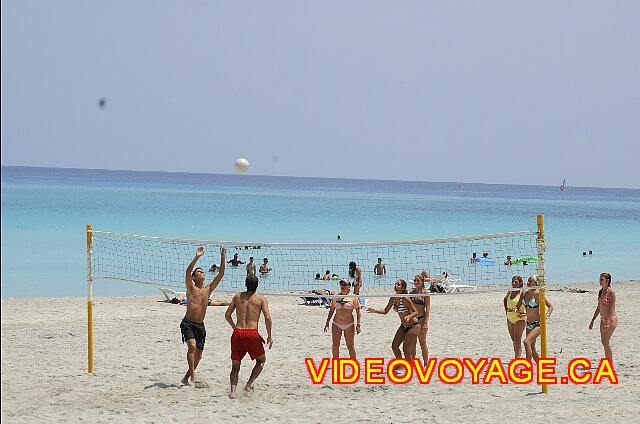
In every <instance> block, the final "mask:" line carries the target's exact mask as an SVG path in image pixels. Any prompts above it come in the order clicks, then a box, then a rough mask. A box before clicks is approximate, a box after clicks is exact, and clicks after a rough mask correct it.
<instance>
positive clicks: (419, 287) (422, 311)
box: [411, 274, 431, 364]
mask: <svg viewBox="0 0 640 424" xmlns="http://www.w3.org/2000/svg"><path fill="white" fill-rule="evenodd" d="M413 285H414V288H413V290H411V293H420V294H424V293H429V290H427V288H426V287H425V286H424V278H423V277H422V275H421V274H417V275H416V276H415V277H413ZM411 300H412V301H413V304H414V305H415V306H416V310H417V311H418V316H417V319H418V323H419V324H420V332H419V333H418V342H420V350H422V360H423V361H424V362H423V363H425V364H426V363H427V359H429V346H427V331H429V311H430V309H431V297H430V296H416V297H412V298H411Z"/></svg>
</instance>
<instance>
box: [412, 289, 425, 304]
mask: <svg viewBox="0 0 640 424" xmlns="http://www.w3.org/2000/svg"><path fill="white" fill-rule="evenodd" d="M415 293H418V292H415ZM420 294H423V293H420ZM411 300H413V303H416V304H418V305H425V304H426V301H425V299H424V296H420V297H413V298H411Z"/></svg>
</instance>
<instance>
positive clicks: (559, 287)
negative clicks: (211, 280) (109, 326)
mask: <svg viewBox="0 0 640 424" xmlns="http://www.w3.org/2000/svg"><path fill="white" fill-rule="evenodd" d="M639 283H640V278H639V279H628V280H620V281H613V282H612V285H613V287H614V288H615V287H616V285H619V284H639ZM132 284H133V283H132ZM563 286H570V288H580V289H583V287H587V286H595V287H597V286H598V282H597V281H594V282H593V283H589V282H575V283H557V284H556V283H554V284H549V285H547V289H548V291H550V292H555V291H562V288H563ZM94 287H95V283H94ZM490 287H491V288H490V289H489V290H483V289H482V286H479V287H478V291H477V292H460V293H454V294H456V295H457V294H478V293H495V292H501V291H502V289H503V287H501V286H490ZM160 288H171V289H175V291H183V290H184V289H181V288H177V287H175V286H161V285H158V286H157V289H158V290H159V289H160ZM365 289H366V287H365ZM507 289H508V287H507V286H504V290H507ZM258 291H260V290H259V289H258ZM567 291H568V292H570V291H571V290H567ZM596 291H597V290H596ZM235 293H237V292H235V291H234V292H231V291H222V290H221V291H217V290H216V291H214V292H213V295H212V297H215V295H216V294H228V295H231V294H235ZM260 293H261V294H264V295H265V296H267V297H269V296H273V297H293V298H296V297H300V296H303V295H307V293H304V292H295V293H265V292H260ZM448 295H451V294H448ZM312 296H313V295H309V297H312ZM151 297H154V298H155V297H156V295H154V294H141V295H137V294H131V295H101V296H94V297H93V299H94V300H96V299H102V298H107V299H113V298H123V299H129V298H151ZM361 297H369V296H367V293H366V292H364V293H363V294H362V296H361ZM376 297H380V298H382V297H386V296H380V295H376ZM36 299H68V300H70V299H83V300H85V301H86V299H87V297H86V296H37V297H18V296H8V297H3V298H2V299H0V301H1V302H2V303H4V302H5V301H7V302H9V301H19V300H36ZM161 303H162V301H161Z"/></svg>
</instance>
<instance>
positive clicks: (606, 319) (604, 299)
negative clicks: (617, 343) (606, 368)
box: [589, 272, 618, 360]
mask: <svg viewBox="0 0 640 424" xmlns="http://www.w3.org/2000/svg"><path fill="white" fill-rule="evenodd" d="M598 314H600V341H601V342H602V346H604V356H605V357H607V358H609V360H611V359H613V352H611V345H609V341H610V340H611V336H612V335H613V332H614V331H615V330H616V327H617V326H618V315H616V293H615V292H614V291H613V289H612V288H611V274H609V273H608V272H603V273H602V274H600V291H599V292H598V306H596V311H595V312H594V313H593V318H592V319H591V323H590V324H589V330H592V329H593V322H594V321H595V320H596V318H597V317H598Z"/></svg>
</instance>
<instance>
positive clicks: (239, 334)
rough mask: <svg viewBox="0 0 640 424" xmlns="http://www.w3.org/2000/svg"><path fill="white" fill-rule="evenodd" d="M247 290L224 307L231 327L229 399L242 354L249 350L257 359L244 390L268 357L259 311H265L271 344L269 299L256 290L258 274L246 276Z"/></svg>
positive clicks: (233, 396) (250, 388)
mask: <svg viewBox="0 0 640 424" xmlns="http://www.w3.org/2000/svg"><path fill="white" fill-rule="evenodd" d="M245 286H246V287H247V291H245V292H242V293H238V294H236V295H235V296H234V297H233V300H232V301H231V305H229V308H228V309H227V313H226V314H225V318H226V319H227V322H228V323H229V325H231V328H233V335H232V336H231V375H230V379H231V395H230V396H229V397H230V398H231V399H237V398H238V393H237V386H238V373H239V372H240V363H241V361H242V358H244V356H245V355H246V354H247V353H248V354H249V356H251V360H255V361H256V365H255V366H254V367H253V370H252V371H251V377H249V381H247V385H246V386H245V388H244V390H245V392H247V393H250V392H252V391H253V383H254V381H256V378H258V376H259V375H260V372H262V368H264V363H265V361H266V360H267V357H266V355H265V353H264V346H263V343H264V339H263V338H262V337H261V336H260V333H258V322H259V321H260V314H261V313H263V314H264V323H265V325H266V326H267V343H268V344H269V349H271V346H272V345H273V339H272V338H271V314H270V313H269V303H268V302H267V298H266V297H264V296H263V295H261V294H258V293H256V290H257V289H258V277H256V276H255V274H251V275H248V276H247V278H246V280H245ZM234 310H235V311H236V318H237V322H233V318H232V316H231V315H232V314H233V311H234Z"/></svg>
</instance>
